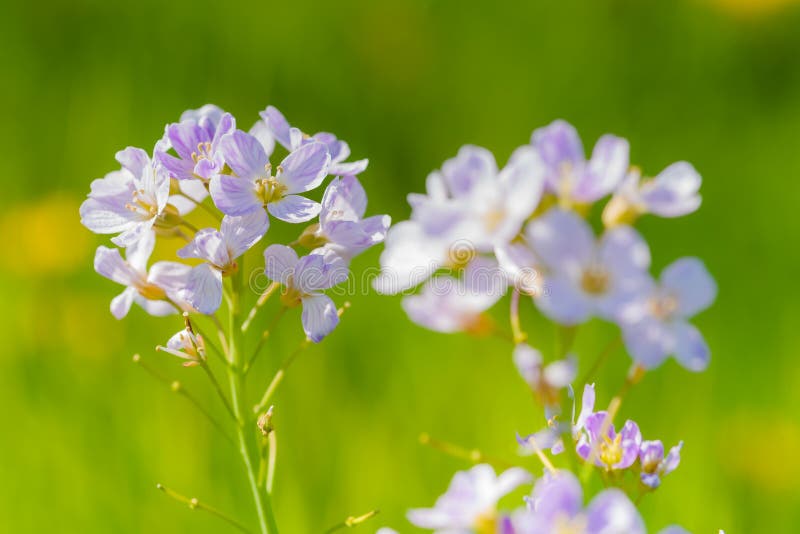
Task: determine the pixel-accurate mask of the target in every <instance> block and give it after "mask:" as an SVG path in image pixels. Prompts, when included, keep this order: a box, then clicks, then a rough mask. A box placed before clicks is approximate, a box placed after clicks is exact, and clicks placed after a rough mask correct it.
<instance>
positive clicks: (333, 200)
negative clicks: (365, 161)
mask: <svg viewBox="0 0 800 534" xmlns="http://www.w3.org/2000/svg"><path fill="white" fill-rule="evenodd" d="M366 210H367V194H366V192H365V191H364V188H363V187H362V186H361V183H360V182H359V181H358V179H357V178H356V177H355V176H345V177H343V178H335V179H333V180H332V181H331V183H329V184H328V187H327V188H326V189H325V194H324V195H323V196H322V211H321V212H320V214H319V220H320V224H321V225H322V226H325V224H326V223H327V222H329V221H334V220H336V221H357V220H359V219H361V218H362V217H364V212H365V211H366Z"/></svg>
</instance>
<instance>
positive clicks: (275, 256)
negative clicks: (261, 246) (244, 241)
mask: <svg viewBox="0 0 800 534" xmlns="http://www.w3.org/2000/svg"><path fill="white" fill-rule="evenodd" d="M297 261H298V257H297V252H295V251H294V249H293V248H291V247H287V246H286V245H270V246H268V247H267V249H266V250H265V251H264V274H265V275H267V278H269V279H270V280H273V281H276V282H280V283H281V284H283V285H287V284H288V282H289V278H290V277H292V276H293V275H294V270H295V267H296V266H297Z"/></svg>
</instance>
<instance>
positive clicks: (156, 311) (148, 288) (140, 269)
mask: <svg viewBox="0 0 800 534" xmlns="http://www.w3.org/2000/svg"><path fill="white" fill-rule="evenodd" d="M154 246H155V235H153V234H152V233H148V234H145V236H144V237H143V238H142V239H141V240H139V241H138V242H136V243H135V244H134V245H132V246H131V247H129V248H128V249H126V251H125V256H126V257H125V259H122V255H121V254H120V253H119V250H118V249H111V248H108V247H98V248H97V253H96V254H95V257H94V269H95V271H97V272H98V273H99V274H101V275H102V276H104V277H106V278H108V279H109V280H113V281H114V282H117V283H118V284H122V285H124V286H127V287H126V288H125V291H123V292H122V293H120V294H119V295H118V296H117V297H115V298H114V299H113V300H112V301H111V313H112V315H114V317H116V318H117V319H122V318H123V317H125V316H126V315H127V314H128V311H129V310H130V309H131V304H133V303H134V302H136V303H137V304H138V305H139V306H141V307H142V308H144V310H145V311H146V312H147V313H149V314H150V315H155V316H163V315H170V314H172V313H175V312H176V311H177V309H176V307H175V305H174V304H173V303H175V304H177V305H178V306H181V307H186V304H185V303H183V302H182V300H181V299H180V298H179V297H178V293H179V291H180V289H181V288H182V287H183V285H184V284H185V282H186V277H187V275H188V274H189V267H188V266H186V265H183V264H181V263H177V262H173V261H159V262H156V263H154V264H153V265H152V266H151V267H150V269H149V270H148V269H147V261H148V259H149V258H150V254H151V253H152V252H153V247H154ZM170 301H172V302H170Z"/></svg>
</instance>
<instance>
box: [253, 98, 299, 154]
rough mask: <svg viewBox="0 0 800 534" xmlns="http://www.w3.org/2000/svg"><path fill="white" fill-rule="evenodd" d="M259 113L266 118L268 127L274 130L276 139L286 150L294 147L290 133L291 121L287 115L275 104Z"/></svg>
mask: <svg viewBox="0 0 800 534" xmlns="http://www.w3.org/2000/svg"><path fill="white" fill-rule="evenodd" d="M259 115H261V118H262V119H264V122H265V123H266V125H267V128H269V130H270V131H271V132H272V135H273V137H275V140H276V141H278V142H279V143H280V144H281V145H283V147H284V148H285V149H286V150H291V149H292V141H291V137H290V133H289V128H290V126H289V123H288V122H287V121H286V117H284V116H283V114H281V112H280V111H278V109H277V108H275V107H273V106H267V109H265V110H264V111H262V112H261V113H260V114H259Z"/></svg>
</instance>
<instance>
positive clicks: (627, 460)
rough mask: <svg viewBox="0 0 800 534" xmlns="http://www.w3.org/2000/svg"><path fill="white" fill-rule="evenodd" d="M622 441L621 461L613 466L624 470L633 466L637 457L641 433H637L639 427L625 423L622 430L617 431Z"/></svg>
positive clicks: (630, 422) (629, 421) (632, 423)
mask: <svg viewBox="0 0 800 534" xmlns="http://www.w3.org/2000/svg"><path fill="white" fill-rule="evenodd" d="M619 433H620V435H621V437H622V441H621V442H620V447H622V459H621V460H620V461H619V462H618V463H617V464H616V465H614V467H615V468H616V469H625V468H627V467H630V466H631V465H633V463H634V462H635V461H636V459H637V458H638V457H639V449H640V447H641V444H642V433H641V432H640V431H639V425H637V424H636V423H634V422H633V421H631V420H628V421H625V424H624V425H623V426H622V429H620V431H619Z"/></svg>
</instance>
